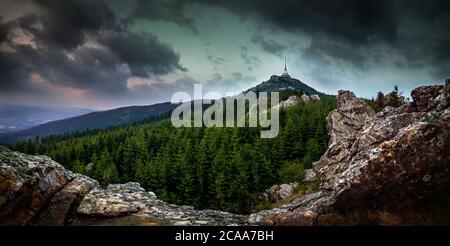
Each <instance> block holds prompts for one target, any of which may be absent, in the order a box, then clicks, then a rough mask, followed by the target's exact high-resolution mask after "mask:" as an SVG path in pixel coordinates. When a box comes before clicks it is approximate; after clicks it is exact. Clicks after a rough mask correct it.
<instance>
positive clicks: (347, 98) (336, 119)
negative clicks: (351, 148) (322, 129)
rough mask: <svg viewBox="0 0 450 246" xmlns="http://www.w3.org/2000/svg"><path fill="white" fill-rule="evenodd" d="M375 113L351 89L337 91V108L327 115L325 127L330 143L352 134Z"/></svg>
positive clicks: (332, 143)
mask: <svg viewBox="0 0 450 246" xmlns="http://www.w3.org/2000/svg"><path fill="white" fill-rule="evenodd" d="M374 115H375V111H374V110H373V109H372V108H371V107H370V106H369V105H367V103H366V102H365V101H364V100H362V99H360V98H357V97H356V96H355V94H353V92H351V91H342V90H341V91H339V94H338V97H337V109H335V110H333V111H331V113H330V114H329V115H328V116H327V128H328V132H329V134H330V145H334V144H336V143H337V142H338V141H339V140H340V139H342V138H344V137H346V136H348V135H351V134H353V133H354V132H355V131H357V130H359V129H361V127H362V126H363V125H364V123H366V122H367V121H368V120H370V119H371V118H372V117H373V116H374Z"/></svg>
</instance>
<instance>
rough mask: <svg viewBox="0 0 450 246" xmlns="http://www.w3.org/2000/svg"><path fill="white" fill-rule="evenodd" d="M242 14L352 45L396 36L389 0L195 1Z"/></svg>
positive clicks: (281, 26) (280, 26)
mask: <svg viewBox="0 0 450 246" xmlns="http://www.w3.org/2000/svg"><path fill="white" fill-rule="evenodd" d="M198 2H202V3H205V4H210V5H216V6H222V7H225V8H228V9H230V10H231V11H233V12H235V13H238V14H241V15H251V14H255V15H258V16H259V17H261V19H262V20H267V21H269V22H271V23H273V24H275V25H276V26H277V28H283V29H285V30H288V31H296V30H300V31H305V32H308V33H317V32H319V33H327V34H329V35H332V36H336V37H340V38H342V39H345V40H347V41H349V42H352V43H358V44H364V43H367V41H368V40H369V39H370V38H381V39H384V40H392V39H393V38H395V37H396V32H397V30H396V25H395V13H394V12H393V9H392V4H391V2H392V1H387V0H377V1H359V0H347V1H332V0H316V1H306V0H280V1H259V0H248V1H240V0H212V1H210V0H198Z"/></svg>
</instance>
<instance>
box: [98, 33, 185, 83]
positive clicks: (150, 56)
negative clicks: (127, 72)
mask: <svg viewBox="0 0 450 246" xmlns="http://www.w3.org/2000/svg"><path fill="white" fill-rule="evenodd" d="M98 40H99V42H100V43H102V44H103V45H105V46H106V47H108V48H109V49H110V50H111V51H114V52H115V54H116V55H117V56H118V58H119V59H120V61H122V62H125V63H126V64H128V66H129V67H130V69H131V72H132V74H133V75H134V76H138V77H148V76H150V75H152V74H154V75H164V74H168V73H171V72H173V71H175V70H181V71H186V68H184V67H183V66H181V65H180V64H179V62H180V56H179V55H178V54H177V53H175V52H174V51H173V49H172V48H171V47H170V46H168V45H165V44H163V43H161V42H160V41H159V39H158V38H157V37H156V36H155V35H153V34H151V33H143V34H139V35H138V34H134V33H130V32H113V33H109V34H107V35H101V36H100V37H99V38H98Z"/></svg>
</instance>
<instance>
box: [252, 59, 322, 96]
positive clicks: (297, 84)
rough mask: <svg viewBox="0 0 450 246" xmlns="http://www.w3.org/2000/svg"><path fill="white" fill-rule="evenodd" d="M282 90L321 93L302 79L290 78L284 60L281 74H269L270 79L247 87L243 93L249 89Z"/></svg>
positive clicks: (312, 93)
mask: <svg viewBox="0 0 450 246" xmlns="http://www.w3.org/2000/svg"><path fill="white" fill-rule="evenodd" d="M284 90H294V91H298V92H303V93H304V94H307V95H321V94H323V93H321V92H318V91H317V90H316V89H314V88H312V87H310V86H308V85H307V84H305V83H303V82H302V81H300V80H298V79H295V78H292V77H291V76H290V75H289V73H288V71H287V66H286V61H285V63H284V71H283V74H282V75H281V76H278V75H272V76H270V79H269V80H267V81H265V82H262V83H261V84H259V85H257V86H255V87H253V88H250V89H248V90H247V91H245V93H247V92H249V91H253V92H260V91H265V92H274V91H284Z"/></svg>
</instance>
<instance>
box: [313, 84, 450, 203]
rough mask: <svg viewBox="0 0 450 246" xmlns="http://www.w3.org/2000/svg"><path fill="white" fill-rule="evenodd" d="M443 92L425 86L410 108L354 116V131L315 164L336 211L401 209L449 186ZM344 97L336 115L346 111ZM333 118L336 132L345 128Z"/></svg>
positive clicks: (449, 114)
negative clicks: (442, 105) (345, 209)
mask: <svg viewBox="0 0 450 246" xmlns="http://www.w3.org/2000/svg"><path fill="white" fill-rule="evenodd" d="M439 88H441V87H440V86H430V87H420V88H418V89H416V90H414V91H413V92H412V93H413V94H414V96H413V99H414V101H413V102H412V103H411V104H409V105H404V106H402V107H399V108H392V107H386V108H385V109H384V110H383V111H381V112H379V113H378V114H376V115H374V116H371V117H369V118H368V119H367V121H365V122H363V121H361V119H363V118H365V116H368V115H369V114H366V113H363V114H362V115H363V116H364V117H358V115H361V114H353V116H356V117H355V122H356V124H352V126H355V127H354V128H353V132H348V134H343V135H341V138H340V139H339V141H338V142H336V141H335V142H333V143H332V144H331V145H330V146H329V148H328V150H327V151H326V153H325V154H324V155H323V156H322V158H321V159H320V161H319V162H317V163H315V164H314V169H315V171H316V172H317V173H319V175H320V176H321V189H322V192H325V193H327V194H329V196H330V197H331V198H330V201H332V204H333V207H334V208H349V207H362V208H368V207H370V208H387V209H401V208H402V207H404V206H407V205H411V204H413V203H414V202H416V201H417V200H419V199H422V198H426V197H427V196H429V195H430V194H432V193H433V192H434V191H438V190H439V188H440V187H442V186H444V185H445V184H448V182H449V181H450V177H449V173H448V170H449V164H450V151H449V149H448V148H447V147H446V146H448V145H449V144H450V110H449V109H448V107H447V108H445V109H441V110H437V108H438V105H439V103H440V100H439V97H438V95H439V94H440V91H439ZM340 97H344V98H348V94H347V95H346V94H341V93H340V94H339V96H338V109H337V111H336V112H342V110H341V109H340V108H339V107H342V106H343V105H344V108H345V109H346V108H347V107H346V106H345V105H346V103H344V104H343V103H339V102H341V101H342V98H340ZM350 98H352V96H350ZM344 101H347V102H348V100H347V99H344ZM351 101H353V100H351ZM347 105H348V103H347ZM344 111H346V110H344ZM362 112H364V111H362ZM350 119H353V118H349V120H350ZM334 120H339V119H338V118H337V117H334V118H331V119H330V122H329V123H330V124H329V125H330V126H331V129H330V132H331V133H333V132H334V129H333V128H334V127H337V128H338V129H342V127H341V124H340V123H335V122H334ZM356 126H359V127H356ZM338 132H341V131H340V130H338ZM423 177H427V178H426V181H424V179H423ZM425 183H426V184H425Z"/></svg>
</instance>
